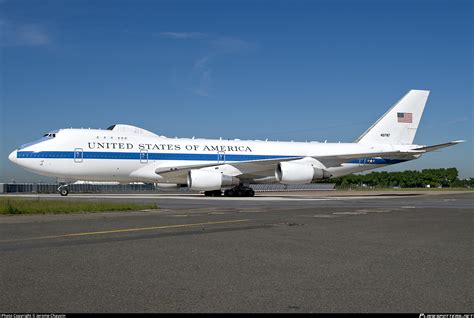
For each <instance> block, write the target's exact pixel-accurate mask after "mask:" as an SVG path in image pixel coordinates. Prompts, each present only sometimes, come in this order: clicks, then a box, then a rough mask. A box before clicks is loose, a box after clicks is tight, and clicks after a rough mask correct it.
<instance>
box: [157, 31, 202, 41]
mask: <svg viewBox="0 0 474 318" xmlns="http://www.w3.org/2000/svg"><path fill="white" fill-rule="evenodd" d="M160 36H162V37H165V38H171V39H182V40H185V39H202V38H205V37H207V34H205V33H199V32H160Z"/></svg>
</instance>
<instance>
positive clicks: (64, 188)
mask: <svg viewBox="0 0 474 318" xmlns="http://www.w3.org/2000/svg"><path fill="white" fill-rule="evenodd" d="M58 192H59V194H60V195H61V196H63V197H65V196H66V195H68V194H69V187H68V185H67V184H62V185H60V186H59V188H58Z"/></svg>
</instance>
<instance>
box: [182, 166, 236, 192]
mask: <svg viewBox="0 0 474 318" xmlns="http://www.w3.org/2000/svg"><path fill="white" fill-rule="evenodd" d="M187 181H188V188H189V189H190V190H201V191H212V190H220V189H221V188H222V187H225V186H233V185H239V179H237V178H235V177H232V176H228V175H225V174H222V173H220V172H219V171H209V170H190V171H189V172H188V179H187Z"/></svg>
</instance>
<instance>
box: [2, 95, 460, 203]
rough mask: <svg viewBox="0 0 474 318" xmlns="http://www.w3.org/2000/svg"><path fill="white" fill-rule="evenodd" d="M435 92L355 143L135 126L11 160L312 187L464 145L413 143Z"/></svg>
mask: <svg viewBox="0 0 474 318" xmlns="http://www.w3.org/2000/svg"><path fill="white" fill-rule="evenodd" d="M428 95H429V91H423V90H411V91H409V92H408V93H407V94H406V95H405V96H404V97H403V98H402V99H400V100H399V101H398V102H397V103H396V104H395V105H394V106H393V107H391V108H390V109H389V110H388V111H387V112H386V113H385V114H384V115H383V116H382V117H380V119H379V120H377V121H376V122H375V123H374V124H373V125H372V126H371V127H370V128H369V129H367V131H365V132H364V133H363V134H362V135H361V136H360V137H359V138H357V140H355V141H354V142H352V143H318V142H274V141H259V140H239V139H234V140H222V139H194V138H192V139H189V138H166V137H164V136H158V135H156V134H154V133H152V132H150V131H147V130H145V129H142V128H138V127H134V126H130V125H122V124H120V125H119V124H118V125H113V126H110V127H109V128H107V129H105V130H101V129H72V128H71V129H59V130H54V131H51V132H49V133H47V134H45V135H44V136H43V137H42V138H40V139H39V140H37V141H35V142H32V143H28V144H25V145H22V146H21V147H19V148H18V149H16V150H15V151H13V152H12V153H11V154H10V156H9V159H10V160H11V161H12V162H14V163H15V164H18V165H20V166H22V167H24V168H25V169H27V170H30V171H32V172H35V173H38V174H41V175H45V176H51V177H57V178H58V180H59V181H60V182H61V186H60V187H59V188H58V191H59V193H60V194H61V195H67V194H68V193H69V190H68V187H67V184H68V183H70V182H72V181H75V180H87V181H115V182H117V181H118V182H121V183H128V182H150V183H157V184H158V186H161V187H164V188H166V187H168V188H169V187H181V186H187V187H189V189H191V190H200V191H204V193H205V195H212V196H220V195H221V194H222V188H224V187H229V189H227V190H226V191H225V192H224V195H226V196H253V195H254V191H253V190H252V189H251V188H250V187H249V186H248V185H249V184H255V183H274V182H280V183H283V184H305V183H311V182H313V181H316V180H322V179H329V178H333V177H339V176H343V175H347V174H351V173H354V172H360V171H364V170H370V169H375V168H379V167H383V166H387V165H392V164H397V163H401V162H405V161H409V160H413V159H417V158H419V157H420V156H421V155H422V154H424V153H426V152H430V151H433V150H438V149H441V148H444V147H448V146H452V145H455V144H458V143H460V142H463V141H451V142H447V143H442V144H437V145H433V146H423V145H416V144H413V140H414V138H415V134H416V130H417V128H418V124H419V123H420V119H421V116H422V114H423V110H424V108H425V104H426V101H427V99H428Z"/></svg>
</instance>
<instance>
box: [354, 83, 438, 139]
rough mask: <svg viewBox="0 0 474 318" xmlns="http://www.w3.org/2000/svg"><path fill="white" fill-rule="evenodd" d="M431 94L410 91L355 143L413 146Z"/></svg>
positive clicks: (421, 91)
mask: <svg viewBox="0 0 474 318" xmlns="http://www.w3.org/2000/svg"><path fill="white" fill-rule="evenodd" d="M429 94H430V92H429V91H423V90H411V91H409V92H408V93H407V94H406V95H405V96H403V97H402V99H400V100H399V101H398V102H397V103H396V104H395V105H393V106H392V107H391V108H390V109H389V110H388V111H387V112H386V113H385V114H384V115H383V116H382V117H380V118H379V120H377V121H376V122H375V123H374V124H373V125H372V126H370V128H369V129H367V130H366V131H365V132H364V133H363V134H362V135H361V136H360V137H359V138H357V140H356V141H355V142H357V143H360V144H393V145H411V144H413V140H414V139H415V134H416V130H417V129H418V124H419V123H420V119H421V116H422V115H423V110H424V109H425V104H426V101H427V100H428V95H429Z"/></svg>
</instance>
